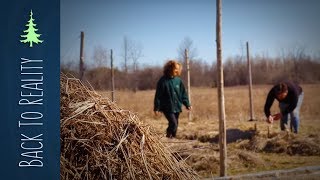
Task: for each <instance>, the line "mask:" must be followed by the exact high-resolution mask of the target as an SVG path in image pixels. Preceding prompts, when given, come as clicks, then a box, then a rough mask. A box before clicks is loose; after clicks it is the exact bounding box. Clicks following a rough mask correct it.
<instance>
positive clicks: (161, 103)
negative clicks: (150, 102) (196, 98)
mask: <svg viewBox="0 0 320 180" xmlns="http://www.w3.org/2000/svg"><path fill="white" fill-rule="evenodd" d="M182 104H183V105H185V106H186V107H189V106H190V102H189V99H188V95H187V92H186V89H185V87H184V85H183V82H182V80H181V78H180V77H167V76H162V77H161V78H160V80H159V81H158V83H157V89H156V94H155V98H154V111H162V112H167V113H170V112H172V113H177V112H181V111H182V109H181V106H182Z"/></svg>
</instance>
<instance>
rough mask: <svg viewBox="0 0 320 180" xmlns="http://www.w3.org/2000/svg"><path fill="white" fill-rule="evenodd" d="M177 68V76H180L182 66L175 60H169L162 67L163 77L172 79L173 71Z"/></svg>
mask: <svg viewBox="0 0 320 180" xmlns="http://www.w3.org/2000/svg"><path fill="white" fill-rule="evenodd" d="M177 66H178V67H179V74H178V75H180V74H181V70H182V65H181V64H180V63H178V62H177V61H175V60H169V61H168V62H167V63H166V64H165V65H164V67H163V75H165V76H168V77H172V76H174V70H175V68H176V67H177Z"/></svg>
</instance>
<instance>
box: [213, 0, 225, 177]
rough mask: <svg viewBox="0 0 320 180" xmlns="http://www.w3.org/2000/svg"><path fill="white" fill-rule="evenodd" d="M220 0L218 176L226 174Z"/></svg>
mask: <svg viewBox="0 0 320 180" xmlns="http://www.w3.org/2000/svg"><path fill="white" fill-rule="evenodd" d="M221 14H222V13H221V0H217V15H216V18H217V20H216V36H217V37H216V38H217V40H216V43H217V61H218V62H217V66H218V81H219V82H218V108H219V149H220V176H221V177H222V176H226V175H227V143H226V123H225V106H224V83H223V64H222V44H221V41H222V40H221V26H222V22H221Z"/></svg>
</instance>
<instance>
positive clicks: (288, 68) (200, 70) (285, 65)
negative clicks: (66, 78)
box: [61, 53, 320, 91]
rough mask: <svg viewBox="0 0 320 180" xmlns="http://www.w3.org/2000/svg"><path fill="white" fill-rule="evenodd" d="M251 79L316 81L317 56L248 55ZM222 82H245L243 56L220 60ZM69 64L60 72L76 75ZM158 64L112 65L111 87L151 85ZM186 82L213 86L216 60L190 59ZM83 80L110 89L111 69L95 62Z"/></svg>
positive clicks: (156, 76)
mask: <svg viewBox="0 0 320 180" xmlns="http://www.w3.org/2000/svg"><path fill="white" fill-rule="evenodd" d="M179 59H180V60H179V61H180V62H181V64H183V67H184V68H183V73H182V76H181V78H182V79H183V81H184V82H185V84H186V82H187V80H186V78H187V75H186V73H187V72H186V65H185V62H184V60H183V57H181V58H179ZM250 59H251V67H252V83H253V84H274V83H276V82H279V81H282V80H293V81H296V82H298V83H319V82H320V71H319V70H320V58H319V57H311V56H308V55H305V54H304V53H300V54H296V53H295V54H293V53H288V54H287V55H283V56H282V57H276V58H270V57H263V56H255V57H251V58H250ZM223 66H224V85H225V86H238V85H247V84H248V73H247V72H248V70H247V60H246V59H245V58H243V57H241V56H235V57H230V58H227V59H226V60H225V61H224V63H223ZM70 67H71V66H66V65H63V64H62V66H61V71H62V72H63V73H67V74H72V75H73V76H74V77H78V76H79V72H78V71H77V70H76V69H72V68H70ZM162 71H163V67H161V66H145V67H139V68H136V67H134V69H133V70H131V71H130V70H128V69H127V67H126V68H123V69H119V68H115V69H114V74H115V77H114V79H115V88H116V89H128V90H134V91H136V90H148V89H155V87H156V83H157V81H158V80H159V78H160V77H161V76H162V74H163V72H162ZM190 74H191V77H190V84H191V86H193V87H216V82H217V75H216V74H217V68H216V63H215V62H213V63H212V64H209V63H207V62H205V61H203V60H199V59H191V60H190ZM84 80H85V81H87V82H89V83H90V85H91V86H93V88H95V89H97V90H110V89H111V69H110V68H109V67H107V66H100V65H98V66H96V67H92V68H89V69H86V71H85V73H84Z"/></svg>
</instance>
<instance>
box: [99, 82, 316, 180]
mask: <svg viewBox="0 0 320 180" xmlns="http://www.w3.org/2000/svg"><path fill="white" fill-rule="evenodd" d="M302 87H303V89H304V101H303V104H302V107H301V112H300V116H301V124H300V133H299V135H298V138H297V139H293V138H291V139H290V140H289V139H288V138H287V139H285V140H283V139H280V141H282V143H281V142H278V141H277V142H275V144H277V143H278V144H279V143H280V145H283V144H287V146H285V147H284V148H285V150H286V151H283V152H280V151H277V152H276V151H257V150H252V149H251V150H250V149H246V148H244V144H246V143H249V142H250V139H252V138H253V137H254V135H255V133H252V131H253V130H254V126H256V127H257V129H258V131H259V133H258V134H259V136H257V137H260V138H262V139H263V140H264V141H265V140H269V141H271V139H270V138H269V139H268V136H267V130H268V128H270V133H271V135H272V134H273V135H274V137H275V136H276V135H279V133H280V132H279V131H280V130H279V124H278V122H276V123H274V124H273V125H269V124H267V123H266V122H265V117H264V113H263V107H264V103H265V98H266V96H267V93H268V91H269V89H270V88H271V85H259V86H254V87H253V97H254V100H253V104H254V118H255V119H257V121H253V122H249V121H248V119H249V101H248V94H249V93H248V87H246V86H239V87H228V88H225V107H226V126H227V129H228V130H229V131H228V132H229V133H228V132H227V136H228V137H229V136H234V137H235V138H234V137H233V139H232V138H231V137H230V138H231V139H232V141H230V143H228V157H229V159H228V174H241V173H248V172H254V171H262V170H272V169H288V168H294V167H299V166H307V165H320V156H319V154H317V153H311V154H310V153H309V154H308V153H306V149H308V148H311V151H312V149H314V151H315V152H317V150H318V149H317V148H318V146H317V145H316V144H319V143H320V136H319V131H320V124H319V123H318V121H319V120H320V108H319V107H320V96H319V95H318V93H319V92H320V84H304V85H302ZM191 91H192V94H191V98H192V99H191V101H192V106H193V110H192V115H193V116H192V117H193V119H192V121H189V120H188V118H187V117H188V116H187V115H188V114H187V112H186V110H184V111H183V113H182V114H181V118H180V122H179V128H178V134H177V139H176V140H168V139H166V138H165V137H164V135H165V129H166V127H167V120H166V119H165V118H164V116H161V117H155V116H154V115H153V98H154V93H155V91H154V90H149V91H139V92H136V93H133V92H130V91H118V92H116V103H117V104H119V106H121V107H124V108H125V109H129V110H132V111H134V112H137V114H138V116H139V119H140V120H141V121H142V122H143V123H145V124H148V125H150V126H151V127H152V128H153V129H154V130H155V132H157V133H158V134H159V135H160V136H161V137H162V141H163V142H165V143H166V144H169V145H170V146H171V147H172V148H173V150H174V151H175V152H176V153H178V154H180V155H181V156H182V157H183V158H186V162H187V163H188V164H189V165H191V166H192V167H193V168H194V169H195V170H196V171H197V172H198V173H199V174H200V175H202V176H203V177H208V176H215V175H217V174H218V172H219V165H218V162H219V148H218V145H217V143H216V139H217V135H218V133H219V130H218V125H219V120H218V107H217V89H215V88H191ZM100 93H101V94H102V95H103V96H108V97H109V96H110V93H109V92H106V91H104V92H100ZM271 112H273V113H276V112H278V103H277V102H276V101H275V103H274V105H273V106H272V109H271ZM271 138H272V137H271ZM310 138H311V142H310V143H309V144H303V142H306V141H305V140H306V139H308V142H309V140H310ZM289 143H291V144H289ZM266 144H267V143H266ZM266 144H263V143H262V144H260V148H262V147H263V146H264V147H265V145H266ZM271 145H272V144H271ZM271 145H270V142H269V147H270V146H271ZM273 145H274V144H273ZM289 145H291V146H289ZM274 146H275V145H274ZM182 147H183V148H182ZM279 147H280V146H279ZM289 147H290V148H289ZM256 148H258V147H256ZM274 149H276V147H275V148H274ZM280 149H281V148H280ZM290 151H291V153H290ZM293 151H294V152H301V153H292V152H293ZM303 152H305V153H303ZM247 153H249V154H251V155H252V156H248V155H247ZM245 157H246V158H248V159H246V158H245Z"/></svg>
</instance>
